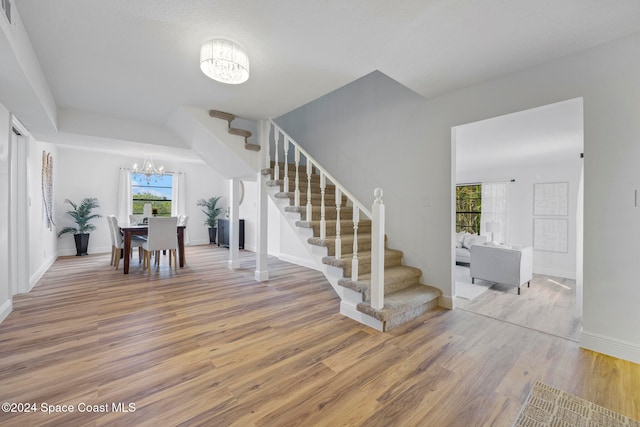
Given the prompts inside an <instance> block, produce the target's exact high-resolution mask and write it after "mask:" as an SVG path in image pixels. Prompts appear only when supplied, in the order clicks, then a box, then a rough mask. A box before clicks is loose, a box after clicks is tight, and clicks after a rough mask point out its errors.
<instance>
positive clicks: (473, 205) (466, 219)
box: [456, 184, 482, 234]
mask: <svg viewBox="0 0 640 427" xmlns="http://www.w3.org/2000/svg"><path fill="white" fill-rule="evenodd" d="M481 213H482V184H474V185H459V186H457V187H456V232H459V231H468V232H469V233H474V234H480V215H481Z"/></svg>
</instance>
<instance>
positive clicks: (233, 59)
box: [200, 39, 249, 85]
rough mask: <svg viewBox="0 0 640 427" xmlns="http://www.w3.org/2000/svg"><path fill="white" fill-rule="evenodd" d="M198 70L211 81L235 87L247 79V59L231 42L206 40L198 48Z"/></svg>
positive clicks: (240, 49) (242, 51)
mask: <svg viewBox="0 0 640 427" xmlns="http://www.w3.org/2000/svg"><path fill="white" fill-rule="evenodd" d="M200 69H201V70H202V72H203V73H204V74H205V75H206V76H207V77H210V78H212V79H213V80H216V81H219V82H221V83H227V84H232V85H236V84H240V83H244V82H246V81H247V80H248V79H249V57H248V56H247V54H246V52H245V51H244V50H243V49H242V48H241V47H240V46H238V45H237V44H235V43H234V42H232V41H229V40H224V39H213V40H208V41H206V42H204V43H203V44H202V47H201V48H200Z"/></svg>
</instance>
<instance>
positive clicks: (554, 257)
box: [456, 156, 582, 279]
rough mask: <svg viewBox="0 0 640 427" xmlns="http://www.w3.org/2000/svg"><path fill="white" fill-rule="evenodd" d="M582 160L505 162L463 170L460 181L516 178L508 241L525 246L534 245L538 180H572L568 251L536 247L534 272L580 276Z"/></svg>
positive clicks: (509, 210) (511, 195) (510, 188)
mask: <svg viewBox="0 0 640 427" xmlns="http://www.w3.org/2000/svg"><path fill="white" fill-rule="evenodd" d="M581 168H582V159H580V158H579V157H577V156H576V159H575V160H574V161H572V162H553V161H552V160H551V159H550V160H549V161H548V162H545V163H544V164H530V165H529V166H527V167H512V166H509V165H504V166H501V167H499V168H491V169H485V170H475V171H466V172H465V171H459V172H458V173H457V174H456V177H457V179H456V182H492V181H500V180H504V179H505V177H508V178H509V179H514V180H515V182H510V183H508V184H507V185H508V191H509V205H508V208H507V221H508V225H507V243H510V244H514V245H521V246H533V219H534V216H533V189H534V184H536V183H545V182H568V183H569V212H568V215H567V217H566V218H567V222H568V227H569V234H568V243H569V245H568V251H567V252H549V251H539V250H534V252H533V272H534V273H539V274H546V275H550V276H557V277H565V278H569V279H576V268H577V266H576V256H577V250H576V249H577V248H576V244H577V243H576V241H577V236H576V234H577V230H576V215H577V200H578V188H579V184H580V171H581Z"/></svg>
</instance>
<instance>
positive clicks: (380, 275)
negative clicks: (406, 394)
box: [371, 188, 384, 310]
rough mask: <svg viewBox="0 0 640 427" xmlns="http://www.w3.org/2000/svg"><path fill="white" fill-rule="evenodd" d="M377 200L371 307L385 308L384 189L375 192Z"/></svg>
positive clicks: (373, 228)
mask: <svg viewBox="0 0 640 427" xmlns="http://www.w3.org/2000/svg"><path fill="white" fill-rule="evenodd" d="M373 195H374V197H375V200H374V202H373V206H372V209H371V213H372V216H373V218H372V220H373V224H372V229H371V307H373V308H375V309H377V310H380V309H382V307H384V204H383V203H382V189H381V188H376V189H375V190H374V192H373Z"/></svg>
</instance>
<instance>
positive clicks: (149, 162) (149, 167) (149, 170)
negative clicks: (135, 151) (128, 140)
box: [131, 155, 164, 184]
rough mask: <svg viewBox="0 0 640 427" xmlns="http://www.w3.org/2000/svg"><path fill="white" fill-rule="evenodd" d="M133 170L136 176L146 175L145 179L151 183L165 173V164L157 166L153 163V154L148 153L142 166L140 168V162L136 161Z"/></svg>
mask: <svg viewBox="0 0 640 427" xmlns="http://www.w3.org/2000/svg"><path fill="white" fill-rule="evenodd" d="M131 172H133V173H134V174H135V175H136V176H139V177H144V179H145V180H146V181H147V184H149V183H150V182H151V181H157V180H158V178H157V177H158V176H163V175H164V166H160V167H159V168H156V166H155V165H154V164H153V159H152V158H151V155H146V156H145V158H144V163H143V166H142V168H139V167H138V164H137V163H134V164H133V168H131Z"/></svg>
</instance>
